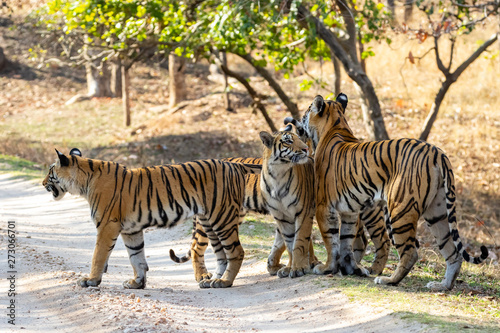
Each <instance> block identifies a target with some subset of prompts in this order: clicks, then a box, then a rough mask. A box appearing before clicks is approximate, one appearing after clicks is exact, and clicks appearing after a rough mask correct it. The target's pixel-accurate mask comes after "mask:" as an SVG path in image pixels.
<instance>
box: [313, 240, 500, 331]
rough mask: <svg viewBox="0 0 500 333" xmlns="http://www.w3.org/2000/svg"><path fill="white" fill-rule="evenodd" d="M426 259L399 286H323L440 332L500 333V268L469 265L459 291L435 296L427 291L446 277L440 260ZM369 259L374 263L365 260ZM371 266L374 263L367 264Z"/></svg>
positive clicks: (325, 280) (426, 255) (430, 255)
mask: <svg viewBox="0 0 500 333" xmlns="http://www.w3.org/2000/svg"><path fill="white" fill-rule="evenodd" d="M420 257H421V258H423V259H421V260H420V261H419V262H417V263H416V264H415V266H414V267H413V269H412V271H411V272H410V273H409V274H408V276H407V277H405V278H404V279H403V280H402V281H401V282H400V284H399V285H398V286H381V285H376V284H374V282H373V277H370V278H360V277H354V276H347V277H340V276H338V275H335V276H333V277H319V279H320V282H318V284H319V285H321V286H323V287H328V288H335V289H338V290H339V291H341V292H342V293H343V294H345V295H347V296H348V297H349V299H350V300H351V301H353V302H360V303H363V304H367V303H368V304H372V305H375V306H381V307H384V308H388V309H390V310H392V311H394V312H395V313H396V314H398V315H400V316H401V317H402V318H405V319H409V320H414V321H417V322H420V323H423V324H427V325H429V326H430V327H431V328H433V329H438V330H439V331H440V332H458V331H463V330H464V329H466V330H467V332H479V331H480V332H498V331H499V330H500V304H499V303H500V268H499V267H498V265H497V266H494V265H488V264H484V265H479V266H478V265H472V264H468V263H464V264H463V265H462V271H461V273H460V275H459V277H458V279H457V283H456V285H455V288H453V290H451V291H447V292H431V291H429V290H428V289H427V288H426V287H425V286H426V284H427V283H428V282H430V281H440V280H442V279H443V278H444V273H445V264H444V260H443V259H442V258H441V256H438V255H436V254H435V253H434V252H433V251H431V250H429V249H425V248H424V249H420ZM364 259H365V260H367V261H368V260H371V258H370V256H365V258H364ZM397 263H398V261H397V260H395V258H394V256H393V255H392V258H391V259H390V260H389V262H388V263H387V265H386V269H385V270H384V273H383V275H385V276H389V275H390V274H392V272H393V271H394V269H395V268H396V265H397ZM363 264H364V265H365V266H366V267H368V266H369V265H370V262H363Z"/></svg>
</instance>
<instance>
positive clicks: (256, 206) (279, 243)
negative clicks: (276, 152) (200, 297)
mask: <svg viewBox="0 0 500 333" xmlns="http://www.w3.org/2000/svg"><path fill="white" fill-rule="evenodd" d="M224 160H225V161H229V162H239V163H250V164H262V162H263V159H262V158H252V157H250V158H242V157H236V158H234V157H233V158H226V159H224ZM245 181H246V186H245V200H244V202H243V208H244V209H243V210H242V211H241V212H240V214H241V216H240V218H241V219H240V223H241V221H242V220H243V218H244V216H245V214H246V213H247V211H252V212H256V213H260V214H269V210H268V207H267V205H266V203H265V202H264V199H263V196H262V192H261V187H260V184H261V179H260V176H259V175H258V174H247V176H246V180H245ZM207 246H208V239H207V235H206V234H205V232H204V231H203V229H202V228H201V226H200V224H199V223H197V221H196V220H195V221H193V235H192V243H191V249H190V251H188V252H187V254H186V255H184V256H183V257H178V256H177V255H176V254H175V251H174V250H172V249H171V250H170V258H171V259H172V260H173V261H174V262H176V263H184V262H186V261H188V260H189V259H191V258H192V259H193V260H192V264H193V268H194V271H195V279H196V280H197V281H201V280H203V279H205V278H208V277H211V276H212V275H211V273H208V271H207V269H206V266H205V262H204V260H203V256H204V253H205V250H206V248H207ZM285 250H286V245H285V241H284V239H283V236H282V234H281V232H280V229H279V228H277V229H276V232H275V238H274V244H273V246H272V249H271V252H270V254H269V256H268V260H267V271H268V272H269V274H270V275H278V272H279V271H280V270H281V269H282V268H283V267H285V265H283V264H281V263H280V258H281V256H282V254H283V252H284V251H285ZM214 252H215V255H216V257H217V268H216V276H220V275H221V274H223V273H224V269H225V257H224V252H223V251H221V249H220V246H219V247H214ZM309 255H310V258H309V260H310V262H312V263H316V262H317V261H318V260H317V258H316V257H315V256H314V251H313V248H312V241H311V244H310V248H309ZM290 257H291V256H290ZM289 263H291V261H289ZM285 275H286V274H281V275H279V276H280V277H284V276H285Z"/></svg>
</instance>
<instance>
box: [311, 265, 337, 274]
mask: <svg viewBox="0 0 500 333" xmlns="http://www.w3.org/2000/svg"><path fill="white" fill-rule="evenodd" d="M337 272H338V268H337V267H336V266H335V265H331V267H330V265H327V264H321V263H320V264H318V265H316V266H314V268H313V273H314V274H316V275H324V274H337Z"/></svg>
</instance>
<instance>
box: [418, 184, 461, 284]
mask: <svg viewBox="0 0 500 333" xmlns="http://www.w3.org/2000/svg"><path fill="white" fill-rule="evenodd" d="M423 217H424V219H425V221H426V222H427V226H428V227H429V229H430V230H431V232H432V235H433V236H434V238H435V239H436V242H437V244H438V246H439V252H441V254H442V255H443V257H444V258H445V260H446V273H445V277H444V279H443V281H441V282H438V281H432V282H429V283H428V284H427V288H430V289H432V290H450V289H452V288H453V286H454V285H455V280H456V279H457V277H458V274H459V273H460V268H461V266H462V261H463V259H462V256H461V255H460V253H459V252H458V251H457V248H456V246H455V244H454V242H453V239H452V238H451V234H450V226H449V223H448V215H447V212H446V198H445V191H444V187H442V188H440V189H439V190H438V193H437V195H436V197H435V198H434V200H433V201H432V203H431V204H430V205H429V207H428V208H427V210H426V211H425V212H424V214H423Z"/></svg>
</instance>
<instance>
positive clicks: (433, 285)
mask: <svg viewBox="0 0 500 333" xmlns="http://www.w3.org/2000/svg"><path fill="white" fill-rule="evenodd" d="M425 287H426V288H429V289H430V290H432V291H447V290H450V289H448V287H447V286H446V284H445V283H443V282H438V281H431V282H429V283H427V284H426V285H425Z"/></svg>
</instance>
